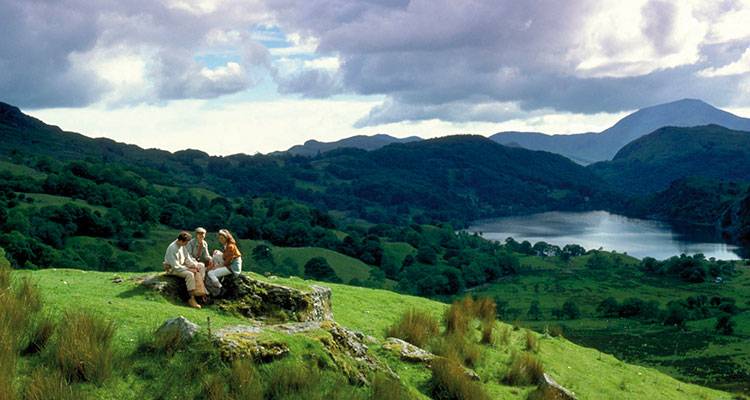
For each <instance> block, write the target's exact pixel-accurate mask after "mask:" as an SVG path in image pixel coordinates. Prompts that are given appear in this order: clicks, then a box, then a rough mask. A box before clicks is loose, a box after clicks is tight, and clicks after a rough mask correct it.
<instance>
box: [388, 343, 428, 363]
mask: <svg viewBox="0 0 750 400" xmlns="http://www.w3.org/2000/svg"><path fill="white" fill-rule="evenodd" d="M383 348H384V349H386V350H389V351H391V352H393V353H395V354H397V355H398V356H399V357H400V358H401V359H402V360H404V361H408V362H414V363H425V364H429V363H430V362H431V361H432V360H434V359H435V357H437V356H436V355H434V354H432V353H430V352H429V351H427V350H424V349H422V348H420V347H417V346H415V345H413V344H411V343H409V342H407V341H404V340H401V339H399V338H395V337H389V338H388V339H386V340H385V343H383Z"/></svg>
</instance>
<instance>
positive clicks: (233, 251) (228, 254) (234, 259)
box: [207, 229, 242, 295]
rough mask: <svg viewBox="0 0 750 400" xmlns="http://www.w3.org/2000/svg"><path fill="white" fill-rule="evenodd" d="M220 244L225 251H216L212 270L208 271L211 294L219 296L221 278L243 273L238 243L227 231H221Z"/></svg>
mask: <svg viewBox="0 0 750 400" xmlns="http://www.w3.org/2000/svg"><path fill="white" fill-rule="evenodd" d="M218 236H219V242H220V243H221V244H222V245H223V246H224V251H223V252H222V251H219V250H214V256H213V260H212V268H211V270H210V271H208V274H207V275H208V283H209V285H208V289H209V291H211V294H214V295H217V294H219V293H220V290H221V282H219V278H221V277H222V276H226V275H229V274H234V275H239V274H240V273H241V272H242V253H240V250H239V249H238V248H237V242H236V241H235V240H234V237H233V236H232V234H231V233H229V231H228V230H226V229H220V230H219V235H218Z"/></svg>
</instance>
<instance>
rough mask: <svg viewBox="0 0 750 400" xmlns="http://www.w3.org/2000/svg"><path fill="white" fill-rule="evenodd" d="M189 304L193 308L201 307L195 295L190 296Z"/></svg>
mask: <svg viewBox="0 0 750 400" xmlns="http://www.w3.org/2000/svg"><path fill="white" fill-rule="evenodd" d="M188 305H189V306H190V307H193V308H201V305H200V304H198V303H197V302H196V301H195V297H191V298H190V300H188Z"/></svg>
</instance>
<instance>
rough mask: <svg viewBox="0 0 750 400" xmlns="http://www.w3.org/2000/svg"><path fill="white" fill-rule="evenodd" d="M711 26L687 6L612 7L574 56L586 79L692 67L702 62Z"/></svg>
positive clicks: (590, 21) (592, 23) (593, 22)
mask: <svg viewBox="0 0 750 400" xmlns="http://www.w3.org/2000/svg"><path fill="white" fill-rule="evenodd" d="M708 26H709V25H708V23H707V22H706V21H699V20H698V19H696V18H695V16H694V15H693V8H692V7H691V5H690V3H687V2H670V1H654V0H639V1H635V0H634V1H627V2H621V1H606V2H601V3H600V7H599V8H598V9H597V10H596V11H594V12H593V13H592V14H591V15H590V16H589V17H588V18H587V22H586V24H585V27H584V28H583V32H582V39H583V41H582V46H581V47H579V48H578V49H575V50H574V51H573V52H572V55H573V57H580V58H581V60H580V62H579V63H578V64H577V66H576V71H577V72H578V74H579V75H581V76H585V77H616V78H622V77H628V76H639V75H645V74H648V73H651V72H653V71H656V70H660V69H666V68H674V67H678V66H681V65H690V64H694V63H696V62H697V61H698V60H699V59H700V46H701V44H702V42H703V41H704V39H705V37H706V35H707V33H708Z"/></svg>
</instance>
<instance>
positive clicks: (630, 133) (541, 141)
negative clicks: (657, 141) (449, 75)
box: [492, 98, 750, 164]
mask: <svg viewBox="0 0 750 400" xmlns="http://www.w3.org/2000/svg"><path fill="white" fill-rule="evenodd" d="M705 125H719V126H723V127H726V128H729V129H733V130H739V131H750V119H747V118H741V117H738V116H736V115H734V114H732V113H730V112H727V111H724V110H721V109H719V108H716V107H714V106H712V105H711V104H708V103H706V102H705V101H703V100H700V99H694V98H684V99H679V100H675V101H672V102H669V103H663V104H657V105H654V106H649V107H644V108H641V109H640V110H638V111H635V112H633V113H632V114H629V115H627V116H626V117H624V118H622V119H621V120H619V121H617V123H616V124H614V125H612V126H611V127H610V128H607V129H605V130H604V131H602V132H600V133H581V134H573V135H548V134H539V133H536V132H533V133H532V132H527V133H521V132H513V133H510V132H502V133H498V134H495V135H493V136H492V139H493V140H495V141H497V142H498V143H501V144H508V143H511V142H515V143H516V144H518V145H520V146H522V147H524V148H527V149H531V150H544V151H550V152H553V153H558V154H561V155H564V156H566V157H568V158H570V159H572V160H574V161H576V162H580V163H582V164H588V163H592V162H597V161H605V160H611V159H612V157H614V155H615V154H617V151H619V150H620V149H621V148H622V147H623V146H625V145H626V144H628V143H630V142H632V141H633V140H636V139H638V138H640V137H642V136H645V135H647V134H649V133H651V132H653V131H655V130H657V129H659V128H662V127H665V126H675V127H692V126H705Z"/></svg>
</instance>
